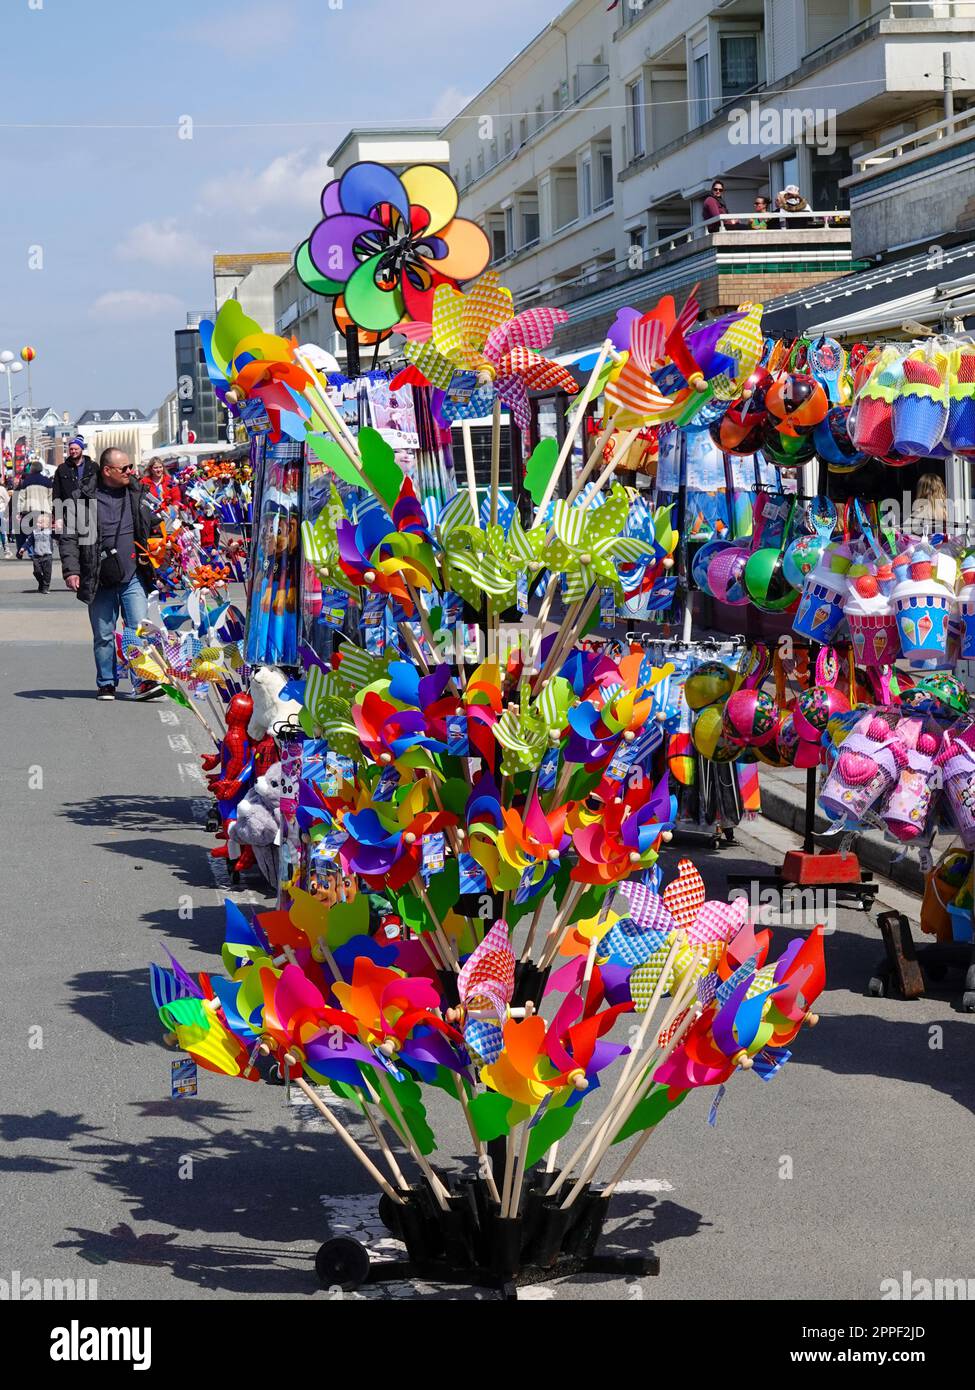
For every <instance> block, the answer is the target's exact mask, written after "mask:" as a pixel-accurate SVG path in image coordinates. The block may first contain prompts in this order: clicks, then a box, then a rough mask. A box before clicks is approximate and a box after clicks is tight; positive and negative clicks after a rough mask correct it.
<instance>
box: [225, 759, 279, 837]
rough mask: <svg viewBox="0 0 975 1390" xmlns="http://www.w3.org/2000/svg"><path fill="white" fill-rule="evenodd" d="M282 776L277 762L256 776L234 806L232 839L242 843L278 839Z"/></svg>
mask: <svg viewBox="0 0 975 1390" xmlns="http://www.w3.org/2000/svg"><path fill="white" fill-rule="evenodd" d="M282 786H283V778H282V773H281V764H280V762H276V763H274V765H273V766H272V767H269V768H268V770H267V772H265V773H264V775H263V777H258V779H257V781H256V782H255V783H254V785H253V787H251V789H250V791H249V792H248V793H247V795H246V796H245V797H244V799H243V800H242V801H241V802H240V803H239V804H238V806H237V821H236V824H235V826H234V829H233V837H234V839H235V840H236V841H237V842H238V843H239V844H241V845H273V844H278V843H280V837H281V830H282V819H281V790H282Z"/></svg>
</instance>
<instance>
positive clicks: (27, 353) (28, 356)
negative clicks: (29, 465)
mask: <svg viewBox="0 0 975 1390" xmlns="http://www.w3.org/2000/svg"><path fill="white" fill-rule="evenodd" d="M20 356H21V360H22V361H24V362H26V363H27V411H28V414H29V415H30V456H31V458H33V457H34V451H35V449H36V443H35V436H34V390H33V385H32V383H31V372H30V364H31V363H32V362H33V360H34V358H35V357H36V356H37V353H36V352H35V351H34V349H33V348H32V347H23V348H21V349H20Z"/></svg>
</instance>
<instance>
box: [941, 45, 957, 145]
mask: <svg viewBox="0 0 975 1390" xmlns="http://www.w3.org/2000/svg"><path fill="white" fill-rule="evenodd" d="M941 70H942V72H943V73H944V79H943V80H944V89H945V122H946V124H947V127H948V129H947V132H946V133H947V134H948V135H954V133H955V86H954V81H953V79H952V76H951V53H950V52H947V53H942V55H941Z"/></svg>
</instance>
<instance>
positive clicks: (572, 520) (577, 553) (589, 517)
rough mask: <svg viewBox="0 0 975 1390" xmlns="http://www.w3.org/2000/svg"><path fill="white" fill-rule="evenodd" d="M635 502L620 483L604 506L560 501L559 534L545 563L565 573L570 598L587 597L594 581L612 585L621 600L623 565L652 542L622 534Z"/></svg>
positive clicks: (639, 556) (556, 525) (554, 522)
mask: <svg viewBox="0 0 975 1390" xmlns="http://www.w3.org/2000/svg"><path fill="white" fill-rule="evenodd" d="M629 510H630V501H629V498H628V497H627V495H626V492H625V490H624V489H623V488H622V487H620V485H619V484H618V483H617V484H616V485H615V486H614V488H613V490H612V492H611V493H610V495H609V497H608V498H607V500H606V502H605V503H604V504H603V505H602V506H596V507H593V506H592V505H591V502H590V501H583V502H581V503H580V502H577V503H575V504H574V505H572V506H570V505H569V503H568V502H565V501H562V500H560V501H558V502H556V504H555V510H554V512H553V517H552V529H553V531H554V532H555V539H554V540H553V541H552V542H551V544H550V545H549V546H548V548H547V549H546V551H545V563H546V564H547V565H548V567H549V568H550V569H551V570H552V571H553V573H558V574H564V575H565V595H564V597H565V599H566V600H567V601H568V602H570V603H574V602H575V601H576V600H578V599H583V598H585V597H586V594H587V593H588V592H589V590H590V589H591V588H592V586H593V585H594V584H602V585H605V586H606V587H607V588H612V590H613V591H614V593H615V594H616V595H617V597H618V598H619V600H620V601H622V597H623V586H622V583H621V581H620V573H619V567H620V564H622V563H630V564H635V563H636V562H637V561H639V560H641V559H643V558H645V557H646V556H647V555H648V553H650V550H651V547H650V546H649V545H648V543H647V542H646V541H644V540H642V539H641V538H640V537H638V536H624V535H622V534H621V532H622V530H623V527H624V526H625V525H626V518H627V516H628V514H629Z"/></svg>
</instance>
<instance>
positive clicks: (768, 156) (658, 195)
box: [443, 0, 975, 307]
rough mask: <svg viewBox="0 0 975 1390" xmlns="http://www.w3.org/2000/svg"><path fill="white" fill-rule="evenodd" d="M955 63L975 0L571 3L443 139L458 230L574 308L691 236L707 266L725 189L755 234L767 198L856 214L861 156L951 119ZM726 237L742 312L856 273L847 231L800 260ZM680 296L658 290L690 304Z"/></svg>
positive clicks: (513, 275)
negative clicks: (706, 212) (473, 229)
mask: <svg viewBox="0 0 975 1390" xmlns="http://www.w3.org/2000/svg"><path fill="white" fill-rule="evenodd" d="M945 53H947V54H948V62H949V64H950V65H951V67H952V68H953V71H954V73H955V74H956V75H958V76H964V75H968V74H972V73H975V4H973V3H972V0H959V3H957V4H955V3H948V2H947V0H931V2H930V3H904V2H903V0H893V3H891V4H888V5H886V6H883V7H882V8H880V9H879V11H878V10H877V9H871V0H618V3H617V5H616V6H615V8H613V9H612V10H609V11H607V7H606V0H574V3H572V4H569V5H568V6H566V8H565V9H564V10H563V11H562V13H561V14H560V15H559V16H558V17H557V18H556V19H554V20H553V21H552V22H551V23H550V24H549V25H548V26H547V27H546V28H545V30H543V32H542V33H541V34H540V35H539V36H538V37H537V38H536V39H534V40H533V41H532V43H530V44H529V45H528V46H527V47H526V48H525V49H524V50H523V51H522V52H521V53H520V54H518V55H517V57H515V58H514V59H513V60H512V62H511V63H509V64H508V66H507V67H506V68H505V69H504V71H503V72H501V73H500V74H499V75H498V76H497V77H496V78H495V79H494V80H493V81H492V82H491V83H489V84H488V85H487V86H486V87H485V88H484V90H483V91H482V92H481V93H479V95H478V96H476V97H475V98H474V99H473V100H472V101H471V102H469V103H468V105H467V106H466V107H465V108H464V110H463V111H462V112H460V113H459V115H458V116H457V117H456V118H455V119H454V120H453V121H451V122H450V124H449V125H448V126H447V127H446V128H445V129H444V131H443V135H444V138H446V139H448V140H449V142H450V150H451V159H450V167H451V171H452V173H453V175H454V178H455V179H456V180H457V182H458V184H459V186H460V188H461V212H462V214H463V215H464V216H467V217H471V218H473V219H474V220H475V221H478V222H480V223H481V224H482V225H483V226H484V228H485V230H486V231H487V232H488V235H489V236H490V238H491V241H492V248H493V252H494V263H495V265H496V266H497V268H498V269H499V270H500V271H501V274H502V277H503V279H504V281H505V282H506V283H507V284H508V285H510V287H511V288H512V289H513V290H514V291H515V293H516V296H518V297H520V298H522V299H525V298H530V297H534V296H535V295H536V294H537V295H547V296H549V297H551V296H552V294H553V292H556V295H555V300H556V302H561V303H571V301H572V299H573V297H579V298H585V297H586V296H591V295H593V294H594V293H595V292H596V291H597V290H598V289H599V288H600V287H601V286H603V285H606V284H609V283H615V281H617V280H618V279H619V278H620V277H621V276H622V277H625V276H627V275H628V274H629V275H632V274H633V273H634V271H635V270H637V269H641V270H645V269H646V268H647V266H650V265H652V264H653V261H654V259H655V258H656V257H658V256H660V255H661V253H664V260H665V261H666V260H667V255H666V252H667V251H668V250H673V246H672V245H670V243H669V239H671V238H674V237H675V235H676V234H677V233H679V232H685V233H686V229H688V228H689V227H691V226H694V225H696V226H697V227H698V232H697V234H696V241H695V247H694V248H693V250H694V251H695V253H696V252H699V251H700V249H701V247H700V244H699V242H700V239H701V238H704V240H705V242H707V241H710V242H714V241H715V239H714V238H709V237H708V235H707V232H706V229H704V228H703V227H702V226H701V225H700V224H701V221H702V206H703V200H704V198H705V196H706V194H707V192H708V190H709V188H710V185H711V182H712V180H713V179H714V178H716V177H720V178H721V179H722V180H723V182H724V186H725V199H726V202H727V204H728V207H729V210H730V211H731V212H732V213H735V212H740V213H741V214H743V215H745V216H744V217H743V221H742V224H741V225H742V228H745V227H746V226H747V225H748V222H747V220H746V219H749V218H750V217H751V215H752V213H753V204H754V199H755V196H756V194H763V195H765V196H767V197H771V198H774V196H775V195H776V194H777V193H779V192H781V190H782V189H783V188H784V187H785V186H786V185H787V184H797V185H798V186H799V188H800V190H801V192H802V193H803V194H804V196H805V197H806V199H807V200H808V202H809V204H810V205H811V207H812V208H813V209H814V210H817V211H822V212H826V211H829V210H832V209H840V208H842V207H843V206H844V205H845V203H846V194H845V191H844V190H843V188H842V187H841V180H843V179H844V178H846V177H847V176H848V175H850V174H851V173H852V172H853V167H854V166H853V161H854V160H855V159H856V158H857V157H858V156H860V155H862V154H863V153H864V152H865V151H868V150H870V149H872V148H874V147H876V146H880V145H883V144H885V143H886V142H887V141H889V140H891V139H894V138H896V137H898V136H899V135H901V134H903V133H907V132H909V131H911V130H915V129H919V128H921V127H922V126H926V125H928V124H930V122H931V120H932V119H937V117H938V116H939V115H940V113H941V103H942V100H943V80H944V77H943V73H944V66H943V56H942V55H943V54H945ZM965 87H968V88H969V93H968V95H969V97H970V96H971V91H970V84H968V83H967V82H966V83H964V84H962V83H961V82H959V81H956V82H955V101H956V105H961V106H964V104H965V99H966V92H965ZM826 225H829V226H833V227H835V226H837V225H838V219H834V220H833V221H832V222H830V223H828V224H827V223H826V222H825V221H824V222H823V223H821V224H820V226H822V227H825V226H826ZM728 235H731V236H732V239H733V240H734V238H735V236H737V240H738V242H739V243H741V245H740V246H739V248H738V251H739V254H737V255H734V256H733V255H731V254H730V249H729V247H728V246H727V245H725V254H726V260H727V261H728V264H727V265H726V266H725V271H726V272H727V274H729V275H730V273H731V272H732V271H734V272H735V273H738V274H739V275H741V276H742V277H743V278H744V277H747V279H748V282H749V283H748V284H747V286H746V285H744V284H743V288H745V289H747V293H744V294H742V295H741V296H740V298H742V299H746V298H756V297H757V296H756V294H755V284H754V280H755V277H756V275H761V274H763V273H765V274H768V275H770V276H772V277H773V280H772V282H770V289H771V291H772V292H773V293H781V292H782V290H783V288H784V281H786V280H787V279H788V277H789V276H790V275H791V274H796V275H801V274H803V273H807V272H805V271H804V270H803V267H808V266H810V265H812V266H814V267H818V268H816V269H814V270H812V271H808V273H810V274H812V275H814V277H825V276H827V275H829V274H833V275H835V274H842V273H844V270H845V269H849V268H855V266H854V265H852V264H851V256H850V251H849V233H848V231H846V232H844V234H843V236H839V235H835V236H828V235H827V234H826V233H825V232H824V231H822V230H820V231H818V232H816V233H813V232H805V233H804V232H802V231H800V232H797V233H796V234H794V235H793V236H791V237H789V238H788V239H787V240H788V246H787V247H783V246H779V247H776V246H774V245H772V242H774V240H775V238H774V235H773V234H772V233H768V234H767V236H768V237H769V238H771V241H770V242H769V244H767V245H766V247H765V249H764V250H763V249H762V248H761V247H759V248H756V246H755V245H754V243H755V241H756V238H755V237H754V236H753V237H752V238H751V239H750V241H751V244H750V245H748V246H744V244H743V243H744V242H745V241H746V240H747V238H745V237H744V235H743V233H742V232H738V233H729V234H728ZM797 237H798V240H799V241H803V240H808V241H809V242H810V247H809V248H804V247H800V246H798V245H797ZM719 240H720V239H719ZM783 240H785V239H783ZM680 244H682V245H687V252H686V256H687V257H688V258H689V257H690V256H691V254H692V248H691V246H690V243H689V241H688V239H687V238H686V237H685V238H684V240H683V241H682V242H681V243H680ZM644 254H645V255H646V257H647V258H648V260H647V261H646V262H643V261H642V260H641V255H644ZM732 262H733V264H732ZM702 273H703V274H704V275H707V274H708V273H710V272H709V271H708V270H707V268H704V269H703V271H700V270H699V271H698V272H697V274H696V278H698V279H699V278H701V274H702ZM715 273H717V272H716V271H715ZM679 278H680V277H679V276H678V275H676V274H675V273H672V274H671V275H670V282H668V283H667V284H663V283H662V285H661V288H662V289H667V288H674V289H675V292H676V288H677V281H678V280H679ZM688 278H690V277H688ZM730 283H731V282H730V280H729V285H730ZM559 287H562V290H563V293H561V294H559V293H557V291H558V290H559ZM729 293H730V291H729ZM733 298H734V297H733ZM620 302H625V301H622V300H621V301H620ZM609 307H611V305H609Z"/></svg>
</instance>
